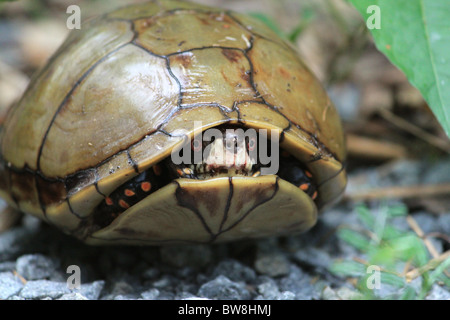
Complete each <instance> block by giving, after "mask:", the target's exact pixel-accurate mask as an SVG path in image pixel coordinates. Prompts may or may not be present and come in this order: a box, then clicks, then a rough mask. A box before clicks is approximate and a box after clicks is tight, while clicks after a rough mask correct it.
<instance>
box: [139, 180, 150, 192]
mask: <svg viewBox="0 0 450 320" xmlns="http://www.w3.org/2000/svg"><path fill="white" fill-rule="evenodd" d="M141 189H142V191H144V192H149V191H150V190H151V189H152V184H151V183H150V182H148V181H144V182H142V183H141Z"/></svg>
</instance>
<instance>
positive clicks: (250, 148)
mask: <svg viewBox="0 0 450 320" xmlns="http://www.w3.org/2000/svg"><path fill="white" fill-rule="evenodd" d="M255 148H256V138H250V140H248V142H247V149H248V151H253V150H255Z"/></svg>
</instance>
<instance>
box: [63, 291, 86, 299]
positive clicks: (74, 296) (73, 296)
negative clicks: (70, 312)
mask: <svg viewBox="0 0 450 320" xmlns="http://www.w3.org/2000/svg"><path fill="white" fill-rule="evenodd" d="M57 300H88V298H86V297H85V296H83V295H82V294H81V293H77V292H72V293H66V294H63V295H62V296H61V297H60V298H58V299H57Z"/></svg>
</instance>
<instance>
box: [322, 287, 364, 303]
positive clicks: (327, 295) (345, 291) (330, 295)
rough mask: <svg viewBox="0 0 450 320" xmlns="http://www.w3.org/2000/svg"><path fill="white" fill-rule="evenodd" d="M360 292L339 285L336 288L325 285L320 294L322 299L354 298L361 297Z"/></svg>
mask: <svg viewBox="0 0 450 320" xmlns="http://www.w3.org/2000/svg"><path fill="white" fill-rule="evenodd" d="M361 297H362V296H361V294H360V293H359V292H357V291H355V290H352V289H350V288H347V287H341V288H339V289H337V290H335V289H332V288H330V287H329V286H326V287H325V288H324V289H323V291H322V294H321V299H323V300H355V299H361Z"/></svg>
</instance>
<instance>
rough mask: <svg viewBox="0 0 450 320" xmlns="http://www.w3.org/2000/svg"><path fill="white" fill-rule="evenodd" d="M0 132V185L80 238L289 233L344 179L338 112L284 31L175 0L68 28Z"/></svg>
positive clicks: (178, 240)
mask: <svg viewBox="0 0 450 320" xmlns="http://www.w3.org/2000/svg"><path fill="white" fill-rule="evenodd" d="M0 144H1V145H0V196H1V197H2V198H3V199H5V200H6V201H7V202H8V203H9V204H10V205H11V206H12V207H13V208H15V209H16V210H18V211H21V212H24V213H27V214H31V215H34V216H36V217H38V218H40V219H42V220H44V221H45V222H47V223H48V224H50V225H53V226H55V227H56V228H58V229H60V230H62V231H63V232H64V233H66V234H69V235H72V236H74V237H76V238H77V239H79V240H81V241H83V242H85V243H87V244H90V245H117V244H120V245H155V246H158V245H165V244H186V243H187V244H190V243H191V244H196V243H216V242H226V241H234V240H239V239H253V238H259V237H269V236H281V235H287V234H298V233H302V232H305V231H307V230H309V229H310V228H311V227H313V226H314V225H315V224H316V222H317V219H318V215H319V213H320V212H322V211H323V210H324V209H325V208H327V207H328V206H330V205H333V204H334V203H336V201H338V199H339V198H340V196H341V195H342V194H343V192H344V190H345V186H346V182H347V178H346V170H345V159H346V148H345V139H344V133H343V129H342V123H341V120H340V117H339V114H338V112H337V110H336V108H335V107H334V105H333V103H332V102H331V100H330V99H329V97H328V95H327V93H326V91H325V89H324V88H323V86H322V85H321V83H320V82H319V80H318V79H317V78H316V76H315V75H314V74H313V73H312V71H311V70H310V69H309V68H308V67H307V66H306V64H305V63H304V62H303V60H302V59H301V57H300V56H299V54H298V52H297V51H296V49H295V48H294V46H293V45H291V44H290V43H289V42H288V41H286V40H285V39H283V38H282V37H280V36H278V35H277V34H276V33H275V32H274V31H272V29H270V28H269V27H267V26H266V25H265V24H264V23H263V22H261V21H260V20H258V19H255V18H253V17H251V16H249V15H245V14H242V13H237V12H234V11H232V10H225V9H222V8H214V7H210V6H204V5H200V4H194V3H190V2H186V1H178V0H160V1H151V2H145V3H140V4H134V5H129V6H125V7H122V8H119V9H116V10H114V11H111V12H108V13H106V14H103V15H100V16H98V17H95V18H93V19H90V20H88V21H85V22H84V23H83V24H82V26H81V29H80V30H76V29H75V30H73V31H71V32H70V34H69V35H68V37H67V39H66V40H65V41H64V43H63V44H62V45H61V46H60V48H59V49H58V50H57V51H56V52H55V54H54V55H53V56H52V57H51V58H50V59H49V61H48V62H47V64H46V65H45V66H43V67H42V68H41V69H40V70H39V71H38V72H37V73H36V74H35V75H34V76H33V77H32V79H31V81H30V84H29V86H28V88H27V89H26V91H25V93H24V94H23V96H22V97H21V98H20V99H19V100H18V101H17V102H16V103H15V104H14V105H13V106H12V107H11V108H10V110H9V111H8V113H7V115H6V119H5V122H4V124H3V126H2V129H1V133H0ZM258 148H259V150H260V151H261V150H265V152H266V153H265V155H264V154H263V152H262V151H261V152H253V151H254V150H257V149H258ZM263 156H264V157H263ZM180 159H181V160H183V161H180ZM267 159H269V161H268V160H267Z"/></svg>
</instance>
